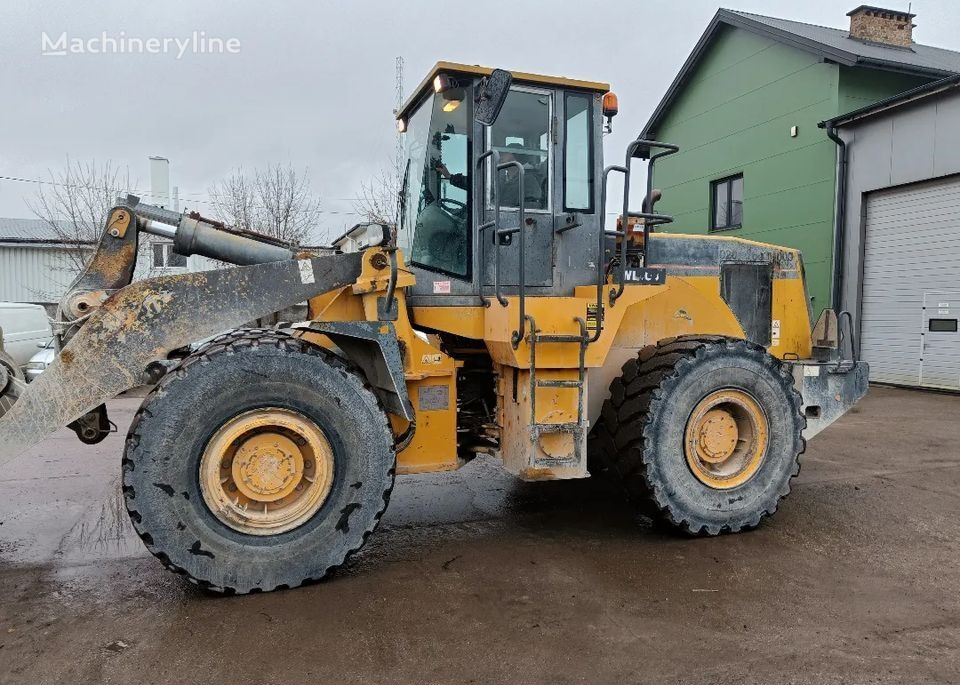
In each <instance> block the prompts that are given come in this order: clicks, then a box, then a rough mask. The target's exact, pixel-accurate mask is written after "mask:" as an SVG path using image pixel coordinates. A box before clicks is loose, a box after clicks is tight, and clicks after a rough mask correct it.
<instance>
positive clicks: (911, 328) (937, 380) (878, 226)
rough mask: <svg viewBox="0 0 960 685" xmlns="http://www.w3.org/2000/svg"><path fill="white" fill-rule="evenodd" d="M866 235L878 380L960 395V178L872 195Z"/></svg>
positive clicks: (870, 355) (870, 358)
mask: <svg viewBox="0 0 960 685" xmlns="http://www.w3.org/2000/svg"><path fill="white" fill-rule="evenodd" d="M864 233H865V240H864V261H863V265H864V273H863V309H862V311H861V356H862V357H863V359H864V360H865V361H867V362H869V363H870V378H871V380H875V381H879V382H882V383H897V384H901V385H919V386H927V387H936V388H948V389H952V390H960V332H958V330H957V328H958V326H957V322H958V318H960V178H957V177H951V178H949V179H942V180H938V181H930V182H927V183H922V184H917V185H911V186H908V187H904V188H896V189H891V190H882V191H877V192H875V193H871V194H870V195H869V196H868V197H867V215H866V230H865V232H864Z"/></svg>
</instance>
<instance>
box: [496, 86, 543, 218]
mask: <svg viewBox="0 0 960 685" xmlns="http://www.w3.org/2000/svg"><path fill="white" fill-rule="evenodd" d="M552 120H553V101H552V96H551V93H550V92H549V91H541V90H536V89H533V88H512V89H511V90H510V94H509V95H508V96H507V100H506V102H504V104H503V109H502V110H500V116H499V117H498V118H497V121H496V123H495V124H494V125H493V126H492V127H491V129H490V136H489V140H488V141H487V149H490V148H491V147H492V148H493V149H494V150H498V151H499V152H500V162H501V163H503V162H511V161H516V162H519V163H520V164H522V165H523V170H524V173H523V181H524V187H523V195H524V208H525V209H526V210H527V211H530V210H533V211H550V192H551V187H550V185H551V180H550V179H551V174H550V170H551V168H552V164H553V159H552V157H553V153H552V150H553V146H552V145H551V141H552V135H551V133H552V132H551V130H550V125H551V122H552ZM518 176H519V173H518V172H517V170H516V168H515V167H511V168H508V169H504V170H503V171H501V172H500V197H499V198H498V199H499V203H500V206H501V207H506V208H509V207H519V206H520V201H519V193H520V187H519V182H518V178H517V177H518ZM487 201H488V203H489V201H490V191H489V189H488V191H487Z"/></svg>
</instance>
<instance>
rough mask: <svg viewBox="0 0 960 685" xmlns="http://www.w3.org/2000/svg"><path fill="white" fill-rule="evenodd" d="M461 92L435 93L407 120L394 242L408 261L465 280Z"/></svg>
mask: <svg viewBox="0 0 960 685" xmlns="http://www.w3.org/2000/svg"><path fill="white" fill-rule="evenodd" d="M464 93H465V89H462V88H458V89H454V90H452V91H447V92H444V93H437V94H435V95H433V96H431V97H430V98H428V99H427V100H425V101H424V102H423V104H421V105H420V108H419V109H418V110H416V111H415V112H414V113H413V114H412V115H411V116H410V118H409V120H408V122H407V132H406V134H405V138H406V141H405V145H406V161H405V163H404V169H405V173H404V186H403V191H402V192H403V197H402V205H401V217H400V227H401V230H400V233H399V235H398V241H397V242H398V244H399V245H400V246H401V247H403V248H404V249H405V250H406V252H407V255H408V259H409V261H410V263H412V264H416V265H417V266H421V267H423V268H425V269H430V270H432V271H438V272H441V273H446V274H450V275H452V276H459V277H461V278H469V277H470V256H471V255H470V227H469V224H470V221H469V218H470V214H469V207H470V187H471V184H470V179H471V175H470V166H471V165H470V161H469V160H470V122H471V119H470V117H469V112H468V110H469V106H468V104H467V99H466V98H465V96H464Z"/></svg>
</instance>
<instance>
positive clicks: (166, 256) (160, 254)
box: [151, 243, 187, 269]
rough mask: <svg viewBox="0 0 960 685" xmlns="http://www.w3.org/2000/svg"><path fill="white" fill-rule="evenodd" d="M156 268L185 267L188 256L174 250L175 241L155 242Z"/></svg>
mask: <svg viewBox="0 0 960 685" xmlns="http://www.w3.org/2000/svg"><path fill="white" fill-rule="evenodd" d="M151 247H152V248H153V268H154V269H185V268H186V267H187V258H186V257H184V256H183V255H182V254H177V253H176V252H174V251H173V243H153V245H151Z"/></svg>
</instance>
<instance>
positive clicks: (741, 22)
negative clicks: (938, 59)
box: [640, 8, 953, 137]
mask: <svg viewBox="0 0 960 685" xmlns="http://www.w3.org/2000/svg"><path fill="white" fill-rule="evenodd" d="M721 24H726V25H728V26H733V27H735V28H741V29H744V30H746V31H752V32H754V33H757V34H759V35H762V36H767V37H769V38H772V39H774V40H776V41H777V42H779V43H782V44H784V45H789V46H791V47H795V48H797V49H799V50H804V51H805V52H809V53H812V54H814V55H817V56H819V57H821V58H823V59H827V60H830V61H832V62H836V63H837V64H842V65H844V66H848V67H854V66H862V67H871V68H874V69H883V70H886V71H896V72H899V73H903V74H911V75H914V76H929V77H932V78H937V77H942V76H948V75H950V74H952V73H953V72H951V71H947V70H942V69H927V68H924V67H919V66H916V65H910V64H903V63H900V62H890V61H888V60H882V59H874V58H867V57H861V56H860V55H857V54H855V53H852V52H848V51H846V50H840V49H838V48H833V47H831V46H829V45H824V44H823V43H819V42H817V41H815V40H811V39H809V38H803V37H802V36H798V35H796V34H794V33H790V32H789V31H784V30H782V29H778V28H775V27H773V26H769V25H767V24H764V23H763V22H759V21H755V20H753V19H750V18H749V17H744V16H742V15H740V14H737V13H735V12H731V11H729V10H725V9H722V8H721V9H719V10H717V13H716V14H715V15H714V17H713V19H712V20H711V22H710V24H709V25H708V26H707V29H706V31H704V32H703V35H702V36H700V40H699V41H697V44H696V46H695V47H694V48H693V51H692V52H691V53H690V56H689V57H687V60H686V61H685V62H684V63H683V66H682V67H681V68H680V71H679V73H678V74H677V76H676V78H674V80H673V83H671V84H670V88H669V89H667V92H666V94H665V95H664V96H663V99H662V100H661V101H660V103H659V104H658V105H657V108H656V109H655V110H654V111H653V114H652V115H651V117H650V119H649V120H648V121H647V124H646V125H645V126H644V127H643V130H642V131H641V133H640V135H641V136H642V137H649V136H651V135H654V134H655V133H656V127H657V125H659V124H660V121H661V119H662V118H663V116H664V115H665V114H666V111H667V109H668V108H669V107H670V105H671V103H672V102H673V100H674V98H675V97H676V95H677V93H678V92H679V90H680V88H681V87H682V86H683V84H684V83H685V82H686V80H687V77H688V76H689V75H690V72H692V71H693V68H694V67H695V66H696V64H697V62H699V60H700V56H701V54H702V53H703V51H704V50H706V48H707V47H708V46H709V45H710V42H711V41H712V40H713V38H714V35H715V33H716V31H717V30H718V29H719V27H720V25H721Z"/></svg>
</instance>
